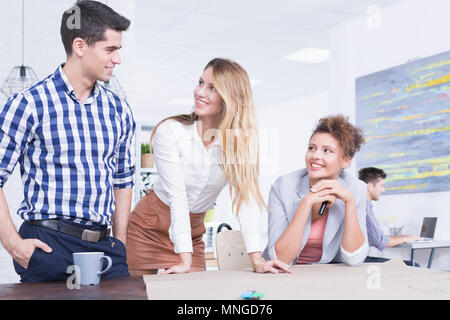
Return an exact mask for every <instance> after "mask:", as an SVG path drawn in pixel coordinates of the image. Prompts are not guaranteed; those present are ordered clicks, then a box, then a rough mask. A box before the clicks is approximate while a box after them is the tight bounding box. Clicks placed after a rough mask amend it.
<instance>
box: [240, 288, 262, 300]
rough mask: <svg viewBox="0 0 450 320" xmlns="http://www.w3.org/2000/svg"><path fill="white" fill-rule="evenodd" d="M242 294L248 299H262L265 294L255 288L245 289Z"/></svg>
mask: <svg viewBox="0 0 450 320" xmlns="http://www.w3.org/2000/svg"><path fill="white" fill-rule="evenodd" d="M241 296H242V298H244V299H247V300H261V299H262V298H263V294H262V293H261V292H256V291H255V290H247V291H244V292H242V294H241Z"/></svg>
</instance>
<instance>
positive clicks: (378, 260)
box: [364, 257, 420, 267]
mask: <svg viewBox="0 0 450 320" xmlns="http://www.w3.org/2000/svg"><path fill="white" fill-rule="evenodd" d="M389 260H390V259H385V258H378V257H367V258H366V260H364V262H386V261H389ZM403 262H404V263H405V264H406V265H408V266H412V261H411V260H407V261H406V260H403ZM414 266H415V267H420V264H418V263H417V262H415V263H414Z"/></svg>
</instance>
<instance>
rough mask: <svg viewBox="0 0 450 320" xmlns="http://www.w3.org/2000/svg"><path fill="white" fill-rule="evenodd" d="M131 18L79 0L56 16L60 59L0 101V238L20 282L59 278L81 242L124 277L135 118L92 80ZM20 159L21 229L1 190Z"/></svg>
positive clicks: (108, 62) (103, 75)
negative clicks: (62, 50) (63, 52)
mask: <svg viewBox="0 0 450 320" xmlns="http://www.w3.org/2000/svg"><path fill="white" fill-rule="evenodd" d="M129 25H130V21H129V20H128V19H127V18H125V17H123V16H121V15H119V14H118V13H116V12H115V11H113V10H112V9H111V8H109V7H108V6H106V5H104V4H103V3H100V2H96V1H87V0H82V1H78V2H77V3H76V4H75V6H74V7H72V8H71V9H69V10H67V11H66V12H64V13H63V16H62V21H61V30H60V32H61V38H62V42H63V44H64V48H65V50H66V53H67V59H66V63H64V64H62V65H61V66H59V67H58V68H57V69H56V71H55V72H54V73H53V74H51V75H50V76H48V77H47V78H45V79H43V80H41V81H40V82H38V83H36V84H35V85H33V86H31V87H30V88H28V89H25V90H22V91H21V92H19V93H16V94H15V95H14V96H12V97H11V98H10V99H9V100H8V101H7V102H6V104H5V105H4V106H2V108H1V109H0V221H2V223H1V224H0V240H1V243H2V245H3V246H4V248H5V249H6V250H7V251H8V252H9V253H10V254H11V256H12V258H13V262H14V267H15V270H16V272H17V273H18V274H19V275H20V277H21V281H22V282H35V281H53V280H65V279H67V278H68V277H69V276H70V275H69V274H67V273H66V271H67V268H68V266H70V265H73V259H72V253H73V252H86V251H101V252H104V253H105V255H108V256H110V257H111V258H112V262H113V264H112V268H111V269H110V270H109V271H108V272H107V273H105V274H104V275H103V277H106V278H107V277H121V276H129V273H128V266H127V263H126V249H125V245H126V234H127V228H128V218H129V213H130V205H131V197H132V187H133V176H134V169H135V167H134V156H133V154H132V152H131V146H132V140H133V139H134V131H135V122H134V119H133V115H132V112H131V109H130V107H129V105H128V103H127V102H126V101H125V100H124V99H121V98H120V97H118V96H117V95H116V94H114V93H113V92H111V91H109V90H107V89H105V88H104V87H103V86H102V85H101V84H100V83H99V82H98V81H108V80H109V79H110V76H111V74H112V72H113V69H114V67H115V66H116V65H117V64H120V62H121V60H120V56H119V53H118V51H119V49H120V48H121V47H122V32H123V31H126V30H127V29H128V27H129ZM17 163H19V165H20V172H21V175H22V181H23V187H24V199H23V201H22V203H21V204H20V207H19V209H18V214H19V215H20V216H21V217H22V218H23V219H24V220H25V221H24V223H23V224H22V225H21V227H20V229H19V232H17V231H16V229H15V227H14V224H13V223H12V220H11V217H10V213H9V209H8V206H7V203H6V200H5V196H4V193H3V190H2V188H3V186H4V184H5V183H6V181H7V179H8V177H9V175H10V174H11V173H12V172H13V170H14V168H15V166H16V164H17ZM110 227H112V231H113V234H114V237H112V236H110V235H109V232H110Z"/></svg>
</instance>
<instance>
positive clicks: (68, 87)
mask: <svg viewBox="0 0 450 320" xmlns="http://www.w3.org/2000/svg"><path fill="white" fill-rule="evenodd" d="M64 65H65V63H62V64H61V65H60V66H59V67H58V68H57V69H56V71H55V73H54V74H53V79H54V82H55V84H56V86H57V87H58V86H59V87H60V88H61V89H63V90H64V91H65V92H66V93H67V94H68V95H69V96H70V97H71V98H72V99H74V100H76V101H78V99H77V97H76V95H75V90H74V89H73V86H72V84H71V83H70V82H69V79H68V78H67V76H66V74H65V73H64V70H63V67H64ZM99 93H100V84H99V83H98V81H95V85H94V90H93V92H92V93H91V95H90V96H89V97H88V98H87V99H86V101H85V102H84V104H87V103H92V101H91V100H94V99H96V98H97V96H98V95H99Z"/></svg>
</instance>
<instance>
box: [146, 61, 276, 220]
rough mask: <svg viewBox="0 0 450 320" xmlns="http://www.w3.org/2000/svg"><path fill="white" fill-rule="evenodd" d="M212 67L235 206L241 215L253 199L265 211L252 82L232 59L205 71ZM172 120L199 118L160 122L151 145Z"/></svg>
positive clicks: (225, 170)
mask: <svg viewBox="0 0 450 320" xmlns="http://www.w3.org/2000/svg"><path fill="white" fill-rule="evenodd" d="M209 67H211V68H212V77H213V85H214V88H215V89H216V92H217V93H218V95H219V96H220V98H221V101H222V106H223V109H222V112H221V117H220V120H219V125H218V128H217V130H218V132H219V133H220V135H219V138H221V140H222V141H221V143H222V150H223V152H222V163H221V167H222V170H223V173H224V176H225V178H226V180H227V182H228V185H229V190H230V195H231V197H232V207H233V208H236V214H237V213H238V212H239V209H240V208H241V205H242V204H243V203H244V202H247V203H248V202H249V201H250V198H251V197H253V198H254V199H255V200H256V203H257V204H258V206H259V207H260V209H262V208H263V207H267V206H266V204H265V202H264V199H263V197H262V195H261V191H260V189H259V185H258V176H259V146H258V133H257V128H256V116H255V105H254V103H253V95H252V90H251V86H250V79H249V77H248V75H247V72H246V71H245V69H244V68H242V66H240V65H239V64H238V63H236V62H234V61H231V60H229V59H223V58H215V59H213V60H211V61H210V62H209V63H208V64H207V65H206V67H205V69H204V70H206V69H207V68H209ZM169 119H173V120H176V121H178V122H181V123H182V124H185V125H191V124H193V123H194V122H195V121H197V120H198V116H197V115H196V114H195V113H194V112H192V113H191V114H183V115H177V116H172V117H168V118H166V119H164V120H162V121H160V122H159V123H158V124H157V125H156V126H155V128H154V129H153V131H152V134H151V137H150V144H151V142H152V139H153V136H154V134H155V132H156V129H157V128H158V126H159V125H160V124H161V123H163V122H164V121H166V120H169ZM233 188H234V194H233Z"/></svg>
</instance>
